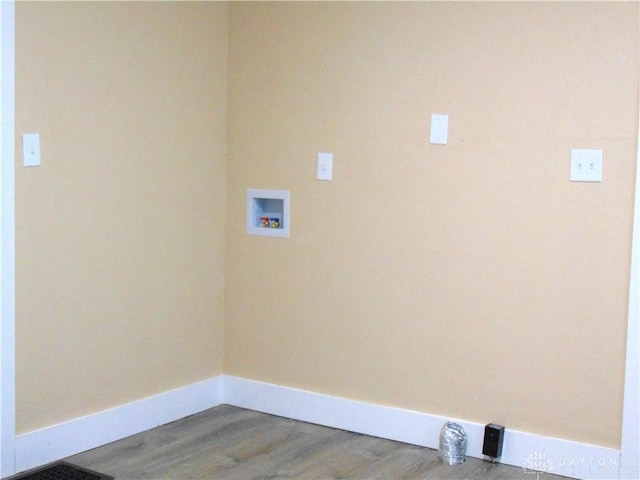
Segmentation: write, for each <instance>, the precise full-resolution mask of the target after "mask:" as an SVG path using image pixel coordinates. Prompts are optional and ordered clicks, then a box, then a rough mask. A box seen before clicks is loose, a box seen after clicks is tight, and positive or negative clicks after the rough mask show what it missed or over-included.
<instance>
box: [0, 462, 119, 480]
mask: <svg viewBox="0 0 640 480" xmlns="http://www.w3.org/2000/svg"><path fill="white" fill-rule="evenodd" d="M11 479H13V480H113V477H110V476H109V475H105V474H103V473H98V472H94V471H93V470H89V469H88V468H82V467H78V466H77V465H73V464H71V463H68V462H64V461H61V462H55V463H51V464H49V465H45V466H44V467H40V468H35V469H33V470H28V471H26V472H23V473H20V474H18V475H16V476H15V477H11Z"/></svg>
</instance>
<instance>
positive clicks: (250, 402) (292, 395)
mask: <svg viewBox="0 0 640 480" xmlns="http://www.w3.org/2000/svg"><path fill="white" fill-rule="evenodd" d="M223 403H226V404H229V405H234V406H237V407H242V408H248V409H251V410H257V411H260V412H265V413H270V414H273V415H279V416H282V417H287V418H292V419H296V420H302V421H305V422H311V423H316V424H319V425H326V426H329V427H334V428H339V429H342V430H348V431H352V432H357V433H363V434H366V435H373V436H376V437H381V438H387V439H390V440H396V441H400V442H405V443H410V444H414V445H420V446H423V447H429V448H434V449H437V448H438V446H439V445H438V443H439V437H440V429H441V428H442V425H443V424H444V422H446V421H447V420H450V421H455V422H456V423H459V424H460V425H462V427H463V428H464V429H465V432H466V433H467V455H468V456H470V457H476V458H484V456H483V455H482V440H483V436H484V425H482V424H479V423H474V422H467V421H464V420H459V419H455V418H446V417H441V416H438V415H430V414H427V413H421V412H415V411H411V410H404V409H401V408H394V407H387V406H382V405H375V404H371V403H366V402H360V401H355V400H348V399H344V398H338V397H333V396H330V395H324V394H319V393H314V392H309V391H304V390H298V389H295V388H290V387H283V386H279V385H273V384H269V383H264V382H259V381H255V380H247V379H243V378H238V377H233V376H229V375H221V376H218V377H214V378H211V379H208V380H205V381H202V382H198V383H195V384H192V385H188V386H186V387H182V388H178V389H175V390H171V391H169V392H165V393H161V394H159V395H155V396H153V397H149V398H145V399H142V400H138V401H136V402H132V403H129V404H126V405H123V406H120V407H115V408H112V409H109V410H105V411H102V412H98V413H95V414H92V415H88V416H85V417H80V418H76V419H73V420H70V421H68V422H63V423H60V424H57V425H52V426H50V427H46V428H43V429H42V430H36V431H33V432H28V433H26V434H23V435H19V436H18V437H16V471H17V472H22V471H25V470H28V469H30V468H34V467H38V466H40V465H44V464H46V463H49V462H52V461H55V460H59V459H61V458H64V457H68V456H70V455H75V454H76V453H80V452H83V451H86V450H90V449H92V448H96V447H99V446H101V445H105V444H107V443H110V442H113V441H116V440H120V439H122V438H126V437H128V436H130V435H135V434H136V433H140V432H143V431H145V430H149V429H151V428H154V427H157V426H159V425H164V424H166V423H169V422H172V421H174V420H178V419H180V418H184V417H187V416H189V415H193V414H195V413H199V412H202V411H204V410H206V409H208V408H212V407H215V406H217V405H220V404H223ZM507 427H508V426H507ZM500 462H501V463H506V464H509V465H514V466H517V467H523V468H527V469H528V470H530V471H532V473H533V470H536V471H543V472H549V473H554V474H557V475H563V476H567V477H573V478H579V479H584V480H596V479H597V480H601V479H602V480H605V479H606V480H611V479H617V478H618V475H619V473H620V472H619V470H620V451H618V450H615V449H610V448H604V447H599V446H595V445H588V444H584V443H578V442H573V441H569V440H563V439H558V438H551V437H544V436H541V435H535V434H532V433H526V432H519V431H515V430H510V429H509V428H507V430H506V432H505V440H504V448H503V452H502V457H501V458H500ZM532 478H535V477H534V476H532Z"/></svg>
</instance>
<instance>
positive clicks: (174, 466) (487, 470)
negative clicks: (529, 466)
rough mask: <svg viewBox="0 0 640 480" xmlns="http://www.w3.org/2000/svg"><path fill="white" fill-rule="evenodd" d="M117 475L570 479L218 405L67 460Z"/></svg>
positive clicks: (185, 479)
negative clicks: (453, 460) (447, 460)
mask: <svg viewBox="0 0 640 480" xmlns="http://www.w3.org/2000/svg"><path fill="white" fill-rule="evenodd" d="M67 460H68V461H70V462H72V463H74V464H76V465H80V466H82V467H85V468H90V469H92V470H96V471H98V472H101V473H105V474H108V475H112V476H114V477H115V478H116V479H119V480H126V479H153V480H163V479H165V480H177V479H180V480H196V479H214V478H220V479H222V478H228V479H243V480H244V479H246V480H248V479H336V478H344V479H369V478H372V479H373V478H375V479H483V480H498V479H504V480H538V479H545V480H552V479H553V480H560V479H564V480H566V477H559V476H554V475H548V474H538V473H533V472H530V471H526V470H524V469H522V468H518V467H512V466H508V465H500V464H493V463H491V462H486V461H483V460H478V459H474V458H467V460H466V462H465V463H464V464H461V465H453V466H451V465H445V464H443V463H441V462H440V461H439V460H438V459H437V451H436V450H431V449H428V448H422V447H417V446H414V445H408V444H404V443H399V442H393V441H390V440H383V439H380V438H375V437H369V436H366V435H360V434H357V433H351V432H345V431H343V430H336V429H332V428H327V427H321V426H318V425H312V424H309V423H304V422H298V421H295V420H290V419H286V418H281V417H276V416H272V415H267V414H263V413H258V412H254V411H251V410H245V409H242V408H237V407H232V406H228V405H221V406H218V407H215V408H212V409H210V410H207V411H205V412H203V413H200V414H197V415H193V416H191V417H188V418H185V419H182V420H179V421H177V422H173V423H170V424H168V425H164V426H161V427H158V428H155V429H153V430H149V431H147V432H143V433H141V434H138V435H134V436H132V437H129V438H126V439H123V440H120V441H117V442H114V443H112V444H109V445H106V446H104V447H100V448H97V449H95V450H91V451H88V452H85V453H82V454H79V455H75V456H73V457H70V458H68V459H67Z"/></svg>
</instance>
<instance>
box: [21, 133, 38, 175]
mask: <svg viewBox="0 0 640 480" xmlns="http://www.w3.org/2000/svg"><path fill="white" fill-rule="evenodd" d="M22 162H23V165H24V166H25V167H38V166H40V134H38V133H25V134H23V135H22Z"/></svg>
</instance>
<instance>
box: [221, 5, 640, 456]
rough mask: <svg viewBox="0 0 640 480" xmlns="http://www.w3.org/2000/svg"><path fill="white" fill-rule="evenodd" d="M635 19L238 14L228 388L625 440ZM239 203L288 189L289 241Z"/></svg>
mask: <svg viewBox="0 0 640 480" xmlns="http://www.w3.org/2000/svg"><path fill="white" fill-rule="evenodd" d="M638 18H639V17H638V4H637V3H633V2H629V3H609V2H607V3H601V4H600V3H592V2H584V3H557V2H540V3H531V4H529V3H520V2H513V3H490V2H475V3H449V2H447V3H442V4H439V3H430V2H418V3H411V4H402V3H397V2H380V3H358V2H356V3H334V2H328V3H278V4H264V3H249V4H247V3H233V4H231V6H230V23H229V34H230V36H229V46H230V51H229V105H230V108H229V112H230V113H229V136H228V142H229V161H228V216H227V235H228V236H227V245H228V249H227V257H226V258H227V277H226V317H225V349H224V352H225V354H224V357H225V360H224V371H225V373H227V374H232V375H238V376H241V377H247V378H252V379H256V380H263V381H267V382H273V383H276V384H282V385H288V386H293V387H298V388H303V389H309V390H312V391H316V392H322V393H327V394H332V395H338V396H342V397H348V398H352V399H357V400H364V401H368V402H373V403H377V404H384V405H393V406H397V407H404V408H408V409H414V410H419V411H423V412H428V413H431V414H440V415H444V416H450V417H454V418H460V419H466V420H471V421H477V422H481V423H485V422H491V421H493V422H498V423H501V424H504V425H506V426H507V427H508V428H512V429H517V430H524V431H529V432H534V433H539V434H543V435H550V436H556V437H561V438H567V439H571V440H576V441H580V442H587V443H593V444H597V445H603V446H608V447H619V438H620V425H621V406H622V391H623V373H624V358H625V352H624V346H625V326H626V315H627V294H628V279H629V258H630V236H631V219H632V213H631V212H632V193H633V192H632V189H633V182H634V159H635V146H636V132H637V130H636V129H637V119H638V94H637V89H638V48H637V46H638V44H637V39H638V35H639V29H638ZM432 113H447V114H449V125H450V129H449V144H448V145H446V146H436V145H430V144H429V123H430V115H431V114H432ZM572 148H601V149H603V150H604V182H603V183H601V184H584V183H570V182H569V155H570V150H571V149H572ZM319 151H330V152H333V153H334V162H335V163H334V180H333V181H332V182H319V181H316V180H315V156H316V153H317V152H319ZM250 187H252V188H276V189H288V190H290V191H291V202H292V204H291V212H292V213H291V215H292V217H291V238H289V239H273V238H264V237H256V236H248V235H247V234H246V233H245V192H246V189H247V188H250Z"/></svg>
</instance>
